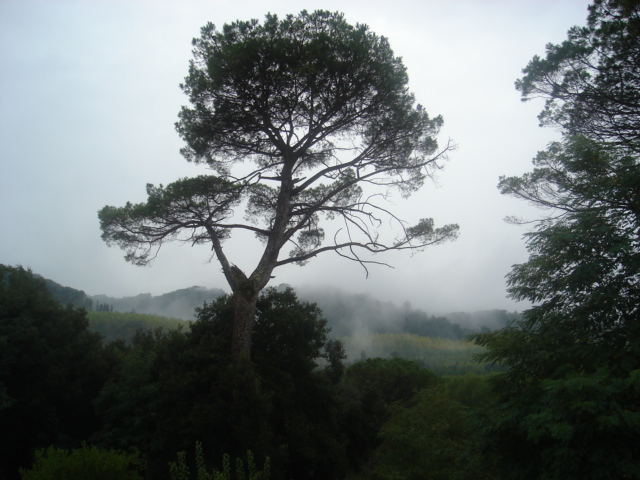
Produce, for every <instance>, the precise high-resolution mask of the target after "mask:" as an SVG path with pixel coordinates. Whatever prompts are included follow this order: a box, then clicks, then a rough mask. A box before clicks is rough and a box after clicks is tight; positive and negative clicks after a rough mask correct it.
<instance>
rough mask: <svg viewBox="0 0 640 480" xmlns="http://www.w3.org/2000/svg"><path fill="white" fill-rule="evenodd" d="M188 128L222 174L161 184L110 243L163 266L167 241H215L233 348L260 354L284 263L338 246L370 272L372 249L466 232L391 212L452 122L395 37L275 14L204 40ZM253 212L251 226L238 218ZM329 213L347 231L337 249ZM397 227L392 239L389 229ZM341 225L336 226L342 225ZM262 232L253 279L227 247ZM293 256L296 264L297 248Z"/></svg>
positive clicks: (204, 158) (412, 246)
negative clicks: (236, 237)
mask: <svg viewBox="0 0 640 480" xmlns="http://www.w3.org/2000/svg"><path fill="white" fill-rule="evenodd" d="M193 45H194V50H193V53H194V59H193V60H192V62H191V65H190V68H189V75H188V76H187V78H186V79H185V83H184V84H183V85H182V89H183V90H184V92H185V93H186V94H187V95H188V96H189V100H190V102H191V107H183V109H182V111H181V112H180V120H179V122H178V123H177V130H178V132H179V133H180V135H181V136H182V138H183V139H184V140H185V141H186V143H187V146H186V147H185V148H184V149H183V150H182V153H183V155H184V156H185V158H186V159H187V160H189V161H193V162H196V163H206V164H207V165H208V166H209V167H210V168H212V169H213V170H214V171H215V172H216V173H217V174H218V176H214V175H210V176H199V177H196V178H185V179H181V180H178V181H176V182H174V183H172V184H170V185H167V186H166V187H163V186H162V185H161V186H159V187H155V186H153V185H148V186H147V193H148V196H149V198H148V201H147V202H146V203H141V204H137V205H132V204H130V203H128V204H127V205H126V206H124V207H120V208H116V207H105V208H103V209H102V210H101V211H100V213H99V217H100V223H101V228H102V232H103V235H102V237H103V239H104V240H105V241H106V242H107V243H108V244H110V245H111V244H114V245H118V246H119V247H121V248H123V249H124V250H125V251H126V253H127V255H126V259H127V260H129V261H131V262H133V263H135V264H138V265H145V264H147V263H149V262H150V261H151V260H152V259H153V258H154V257H155V255H156V252H157V249H158V248H159V247H160V246H161V245H162V244H163V243H164V242H166V241H170V240H183V241H186V242H190V243H193V244H198V243H210V244H211V246H212V249H213V251H214V253H215V255H216V257H217V259H218V261H219V262H220V265H221V266H222V271H223V272H224V275H225V278H226V279H227V281H228V283H229V285H230V287H231V289H232V291H233V298H234V312H235V313H234V327H233V342H232V350H233V356H234V358H235V359H239V358H240V357H241V356H248V355H249V354H250V348H251V341H252V340H251V335H252V332H253V327H254V321H255V318H256V316H255V308H256V302H257V299H258V294H259V292H260V291H261V290H262V289H263V288H264V287H265V286H266V285H267V283H268V282H269V280H270V279H271V276H272V273H273V271H274V269H275V268H277V267H279V266H282V265H287V264H290V263H296V264H304V263H305V262H307V261H308V260H310V259H311V258H313V257H315V256H317V255H318V254H320V253H324V252H327V251H334V252H337V253H338V254H339V255H341V256H343V257H345V258H348V259H350V260H354V261H356V262H358V263H359V264H360V265H362V266H363V267H365V270H366V264H368V263H380V262H378V261H373V260H370V259H369V258H368V257H365V256H362V253H363V252H366V253H367V254H368V253H382V252H386V251H390V250H405V249H409V250H417V249H421V248H423V247H426V246H427V245H433V244H437V243H440V242H443V241H445V240H450V239H453V238H455V237H456V235H457V230H458V227H457V225H446V226H444V227H441V228H434V224H433V221H432V220H431V219H422V220H420V221H418V222H417V223H416V224H415V225H414V226H407V224H406V223H405V222H404V221H402V220H401V219H400V218H398V217H397V216H396V215H395V214H393V213H392V212H391V211H390V210H388V209H387V207H386V204H385V203H384V202H383V201H382V200H384V198H385V192H386V191H387V190H388V189H390V188H395V189H397V190H399V191H400V192H401V194H402V195H403V196H408V195H409V194H410V193H412V192H413V191H415V190H417V189H418V188H420V187H421V186H422V184H423V183H424V181H425V179H426V178H427V177H428V176H429V175H431V173H432V172H433V171H434V169H437V168H440V166H441V162H442V161H443V160H444V159H445V157H446V153H447V151H448V150H449V149H450V146H449V145H447V146H446V147H445V148H444V149H443V150H440V151H438V146H437V142H436V140H435V135H436V134H437V133H438V130H439V129H440V127H441V125H442V118H441V117H435V118H430V117H429V116H428V115H427V113H426V111H425V110H424V108H423V107H422V106H421V105H416V104H415V100H414V97H413V95H412V94H411V93H410V92H409V91H408V88H407V81H408V79H407V73H406V69H405V67H404V65H403V64H402V61H401V59H400V58H399V57H396V56H394V54H393V52H392V50H391V48H390V47H389V43H388V41H387V39H385V38H384V37H379V36H377V35H375V34H374V33H373V32H371V31H370V30H369V29H368V27H367V26H366V25H356V26H352V25H350V24H348V23H347V22H346V21H345V20H344V17H343V15H341V14H339V13H330V12H327V11H316V12H314V13H308V12H306V11H303V12H301V13H300V14H299V15H297V16H293V15H289V16H287V17H285V18H284V19H279V18H278V17H277V16H275V15H271V14H270V15H267V16H266V18H265V21H264V22H263V23H260V22H258V21H257V20H251V21H246V22H243V21H237V22H234V23H232V24H228V25H224V26H223V28H222V30H221V31H218V30H217V29H216V28H215V27H214V25H212V24H208V25H206V26H205V27H204V28H203V29H202V33H201V37H200V38H197V39H195V40H194V41H193ZM240 205H243V206H244V210H245V218H246V219H247V220H248V221H242V220H238V219H237V218H236V217H234V210H235V209H237V208H238V207H239V206H240ZM321 217H325V218H326V219H328V220H337V221H339V222H340V225H341V226H340V227H339V228H337V229H336V231H335V233H334V234H332V235H330V241H328V242H327V241H325V231H324V229H323V228H322V227H321V226H320V221H321ZM383 224H384V225H390V224H395V226H396V227H397V231H396V233H395V234H394V235H393V236H392V237H390V238H388V239H387V237H385V236H384V235H382V233H381V232H379V231H378V227H379V226H381V225H383ZM331 225H332V226H334V225H336V224H335V223H333V224H331ZM237 230H241V231H249V232H253V233H254V234H255V235H256V236H257V237H258V238H259V239H260V240H261V241H262V242H263V245H264V248H263V250H262V255H261V257H260V260H259V261H258V264H257V265H256V267H255V268H254V270H253V271H252V272H250V273H248V274H247V273H245V272H243V271H242V270H241V269H240V268H238V267H237V266H236V265H234V264H233V263H232V260H231V259H229V258H228V257H227V254H226V252H225V250H224V248H223V242H224V241H225V240H226V239H228V238H229V237H230V236H231V234H232V233H233V232H234V231H237ZM287 245H288V246H290V248H291V249H290V251H289V252H288V254H286V255H284V256H282V255H281V254H282V250H283V249H284V248H285V246H287Z"/></svg>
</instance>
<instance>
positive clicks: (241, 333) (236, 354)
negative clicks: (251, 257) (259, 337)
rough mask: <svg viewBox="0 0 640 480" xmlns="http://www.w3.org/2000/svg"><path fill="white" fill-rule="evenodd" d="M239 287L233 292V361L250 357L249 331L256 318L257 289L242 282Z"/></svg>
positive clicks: (246, 282) (250, 331) (251, 330)
mask: <svg viewBox="0 0 640 480" xmlns="http://www.w3.org/2000/svg"><path fill="white" fill-rule="evenodd" d="M243 283H244V285H243V286H242V287H241V288H237V289H236V290H234V292H233V310H234V312H233V336H232V338H231V357H232V359H233V361H234V362H238V361H239V360H241V359H242V358H246V359H249V358H251V333H252V332H253V324H254V323H255V320H256V304H257V302H258V294H259V293H260V292H259V290H258V289H256V288H253V287H252V286H251V285H249V282H248V281H245V282H243Z"/></svg>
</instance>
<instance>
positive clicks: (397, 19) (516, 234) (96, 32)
mask: <svg viewBox="0 0 640 480" xmlns="http://www.w3.org/2000/svg"><path fill="white" fill-rule="evenodd" d="M588 3H589V2H588V1H586V0H553V1H550V0H526V1H525V0H466V1H464V0H456V1H449V0H420V1H418V0H416V1H408V0H395V1H389V0H385V1H375V0H373V1H372V0H366V1H351V0H341V1H334V0H329V1H300V0H298V1H284V0H283V1H271V2H264V1H244V0H238V1H235V2H232V1H228V0H225V1H219V0H208V1H200V0H180V1H178V0H175V1H170V0H154V1H151V0H149V1H143V0H126V1H125V0H119V1H116V0H111V1H107V0H91V1H89V0H77V1H66V0H46V1H33V0H16V1H13V0H0V65H1V66H0V263H3V264H7V265H18V264H20V265H22V266H24V267H30V268H31V269H32V270H33V271H34V272H36V273H39V274H41V275H43V276H45V277H48V278H51V279H53V280H55V281H57V282H59V283H61V284H63V285H67V286H71V287H74V288H78V289H82V290H84V291H85V292H87V293H88V294H89V295H92V294H99V293H104V294H107V295H111V296H124V295H135V294H138V293H146V292H150V293H153V294H161V293H165V292H168V291H171V290H175V289H178V288H185V287H189V286H192V285H202V286H206V287H219V288H223V289H224V290H226V291H229V288H228V286H227V285H226V283H225V280H224V277H223V276H222V273H221V270H220V267H219V266H218V264H217V263H216V261H215V259H213V260H212V261H211V262H210V263H209V260H210V257H211V252H210V250H209V248H206V247H197V248H192V247H190V246H186V245H183V246H177V245H176V246H165V247H163V248H162V250H161V252H160V255H159V257H158V258H157V260H156V261H155V263H154V264H153V265H152V266H150V267H144V268H142V267H135V266H132V265H130V264H128V263H126V262H125V261H124V259H123V252H122V251H120V250H119V249H117V248H115V247H114V248H108V247H107V246H106V245H105V244H104V242H103V241H102V240H101V238H100V229H99V225H98V220H97V212H98V210H99V209H100V208H102V207H103V206H105V205H115V206H122V205H123V204H124V203H126V202H127V201H132V202H140V201H144V200H145V199H146V195H145V185H146V184H147V183H154V184H160V183H162V184H165V185H166V184H167V183H170V182H172V181H174V180H176V179H178V178H180V177H185V176H193V175H198V174H206V173H209V171H208V170H207V169H206V168H205V167H203V166H199V167H197V166H194V165H191V164H189V163H187V162H186V160H184V159H183V158H182V157H181V156H180V154H179V152H178V151H179V149H180V148H181V146H182V141H181V140H180V138H179V137H178V135H177V133H176V132H175V130H174V123H175V121H176V120H177V113H178V111H179V109H180V106H181V105H184V104H186V102H187V99H186V97H185V96H184V94H183V93H182V91H181V90H180V89H179V87H178V85H179V84H180V82H181V81H182V80H183V78H184V77H185V76H186V74H187V68H188V62H189V59H190V58H191V39H192V38H193V37H196V36H199V31H200V27H201V26H203V25H204V24H205V23H207V22H209V21H211V22H213V23H214V24H215V25H217V26H218V27H221V26H222V25H223V24H224V23H229V22H232V21H234V20H238V19H242V20H248V19H250V18H259V19H262V18H263V17H264V15H265V14H266V13H268V12H272V13H277V14H279V15H284V14H287V13H298V12H299V11H300V10H302V9H307V10H315V9H319V8H322V9H327V10H331V11H335V10H339V11H342V12H344V13H345V16H346V19H347V20H348V21H349V22H350V23H366V24H368V25H369V26H370V27H371V29H372V30H373V31H374V32H376V33H378V34H380V35H384V36H386V37H387V38H388V39H389V41H390V44H391V46H392V48H393V50H394V52H395V53H396V55H398V56H401V57H402V58H403V60H404V63H405V65H406V67H407V69H408V74H409V82H410V88H411V90H412V91H413V92H414V93H415V96H416V99H417V100H418V102H419V103H421V104H422V105H424V106H425V108H426V109H427V111H428V112H429V114H430V115H432V116H435V115H438V114H441V115H442V116H443V117H444V121H445V125H444V128H443V130H442V132H441V135H440V141H441V143H445V142H446V141H447V139H449V138H451V139H452V140H453V141H455V143H457V144H458V149H457V150H456V151H455V152H453V153H452V154H451V155H450V161H449V162H448V163H447V165H446V168H445V170H444V171H442V172H440V173H439V175H438V178H437V185H434V184H426V185H425V187H424V188H423V189H422V190H421V191H419V192H418V193H416V194H414V195H413V196H412V197H411V199H410V200H408V201H402V200H401V199H400V198H397V197H395V198H394V200H393V201H394V204H395V205H394V209H395V211H398V212H401V216H404V217H405V218H407V219H408V220H410V221H411V220H413V221H415V220H417V219H419V218H422V217H432V218H434V219H435V221H436V223H437V224H445V223H458V224H459V225H460V228H461V231H460V238H459V239H458V240H457V241H456V242H454V243H451V244H446V245H442V246H437V247H432V248H431V249H428V250H427V251H425V252H423V253H419V254H417V255H414V256H411V255H410V254H408V253H407V252H396V253H393V254H390V255H386V256H385V257H380V260H384V261H387V262H389V263H391V264H392V265H394V267H395V268H394V269H389V268H386V267H382V266H380V267H373V268H371V269H370V275H369V278H368V279H366V278H365V274H364V271H363V270H362V268H360V267H359V266H358V265H357V264H354V263H351V262H348V261H346V260H343V259H341V258H339V257H337V256H336V255H335V254H331V253H327V254H324V255H323V256H320V257H318V258H316V259H314V260H313V261H312V262H311V263H309V264H308V265H306V266H305V267H297V266H287V267H283V268H281V269H278V270H276V271H275V272H274V275H275V276H276V278H275V279H274V280H273V284H275V285H277V284H279V283H290V284H292V285H294V286H296V285H334V286H338V287H341V288H343V289H345V290H347V291H350V292H354V293H364V292H366V293H370V294H371V295H373V296H375V297H377V298H379V299H381V300H384V301H387V300H390V301H394V302H396V303H402V302H404V301H405V300H408V301H410V302H411V304H412V305H413V307H415V308H421V309H423V310H425V311H427V312H429V313H439V312H440V313H441V312H447V311H451V310H464V311H472V310H480V309H491V308H504V309H508V310H522V309H523V308H525V307H526V305H523V304H516V303H515V302H513V301H511V300H509V299H507V298H506V293H505V279H504V276H505V275H506V274H507V273H508V272H509V270H510V267H511V265H513V264H515V263H521V262H523V261H525V260H526V258H527V253H526V249H525V245H524V242H523V239H522V235H523V233H524V232H525V230H524V229H523V228H522V227H516V226H513V225H509V224H506V223H505V222H504V221H503V219H504V217H505V216H507V215H511V214H520V215H524V216H528V217H529V218H535V217H536V216H538V215H541V214H542V213H543V212H538V211H536V210H534V209H532V208H531V207H527V206H526V205H524V204H522V203H521V202H518V201H517V200H515V199H511V198H507V197H502V196H501V195H500V194H499V192H498V190H497V188H496V184H497V182H498V177H499V176H500V175H518V174H521V173H524V172H526V171H527V170H529V169H530V168H531V159H532V157H533V156H534V155H535V153H536V152H537V151H538V150H541V149H543V148H544V147H545V145H546V144H547V143H548V142H549V141H552V140H554V139H556V138H558V135H557V133H556V132H554V131H553V130H550V129H541V128H539V127H538V121H537V118H536V117H537V114H538V112H539V110H540V109H541V103H535V102H529V103H522V102H521V101H520V97H519V94H518V92H516V91H515V89H514V87H513V84H514V81H515V80H516V79H517V78H518V77H519V76H520V72H521V69H522V68H524V67H525V66H526V64H527V63H528V61H529V60H530V59H531V58H532V57H533V56H534V55H536V54H539V55H543V54H544V47H545V45H546V44H547V43H549V42H552V43H559V42H561V41H562V40H563V39H565V37H566V32H567V30H568V29H569V27H571V26H572V25H584V24H585V19H586V15H587V10H586V9H587V5H588ZM227 247H228V249H229V257H230V260H231V261H233V262H234V263H236V264H237V265H238V266H240V267H241V268H243V269H244V270H245V271H250V270H252V269H253V267H254V266H255V265H254V264H253V260H254V259H255V258H256V255H257V254H258V253H259V249H260V248H261V244H260V243H257V242H256V241H255V240H254V239H253V237H252V236H248V237H246V238H244V237H243V238H237V239H234V240H233V241H232V242H230V243H228V244H227Z"/></svg>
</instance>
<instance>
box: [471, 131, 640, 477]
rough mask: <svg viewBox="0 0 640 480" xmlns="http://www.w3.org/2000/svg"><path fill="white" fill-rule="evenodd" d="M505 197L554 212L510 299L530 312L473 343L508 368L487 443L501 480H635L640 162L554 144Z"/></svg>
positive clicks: (582, 144) (575, 142)
mask: <svg viewBox="0 0 640 480" xmlns="http://www.w3.org/2000/svg"><path fill="white" fill-rule="evenodd" d="M535 165H536V168H535V169H534V171H533V172H532V173H530V174H525V175H524V176H522V177H518V178H504V179H502V181H501V184H500V185H501V188H502V190H503V193H506V194H511V195H515V196H517V197H520V198H525V199H527V200H529V201H533V202H534V203H536V204H538V205H541V206H545V207H551V208H553V209H554V210H553V212H554V214H555V216H553V217H551V218H547V219H544V220H541V221H540V222H539V223H538V225H537V228H536V229H535V230H534V231H533V232H531V233H529V234H528V249H529V252H530V258H529V260H528V261H527V262H526V263H524V264H521V265H516V266H515V267H514V269H513V271H512V272H511V273H510V274H509V276H508V282H509V292H510V295H511V296H512V297H513V298H515V299H526V300H529V301H532V302H534V306H533V307H532V308H531V309H529V310H527V311H525V312H524V313H523V315H522V320H521V321H520V322H518V323H516V324H514V325H512V326H510V327H508V328H505V329H503V330H498V331H495V332H491V333H485V334H482V335H478V336H476V343H478V344H480V345H484V346H486V347H488V351H487V353H486V354H483V355H480V357H481V358H482V359H483V360H485V361H492V362H497V363H501V364H503V365H506V366H508V367H509V370H508V371H507V372H506V373H505V374H504V375H503V376H501V377H499V378H498V379H497V384H496V386H497V392H498V393H499V395H500V398H499V400H498V402H497V404H496V406H495V408H494V409H493V410H492V414H493V417H492V419H491V421H490V424H489V425H490V426H489V427H488V433H487V435H488V436H487V438H488V440H489V442H490V444H492V445H493V446H494V447H495V448H496V449H497V450H499V451H500V452H501V453H502V454H503V458H504V462H503V465H504V470H505V478H519V479H527V478H532V479H533V478H565V479H573V478H576V479H578V478H581V479H586V478H589V479H608V478H640V463H639V462H638V458H640V449H639V447H638V445H640V443H639V442H640V412H638V408H637V406H638V404H639V402H640V395H639V393H638V392H640V390H639V389H638V387H639V386H640V384H639V383H638V380H639V374H640V345H638V342H636V341H635V339H637V338H639V336H640V324H639V323H638V305H640V288H639V286H638V282H637V279H638V277H639V276H640V248H639V246H640V245H639V243H638V231H639V230H638V229H639V227H640V216H639V215H638V214H639V213H640V209H638V207H639V206H640V203H639V202H640V182H639V181H638V179H639V178H640V166H639V165H638V161H637V158H636V156H634V155H633V154H624V152H621V151H620V150H619V149H612V148H610V147H606V146H602V145H599V144H598V143H595V142H593V141H590V140H587V139H584V138H572V139H569V140H566V141H565V142H563V143H559V144H553V145H551V146H550V147H549V149H548V150H547V151H545V152H542V153H540V154H539V155H538V157H537V158H536V161H535Z"/></svg>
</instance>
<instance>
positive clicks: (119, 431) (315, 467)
mask: <svg viewBox="0 0 640 480" xmlns="http://www.w3.org/2000/svg"><path fill="white" fill-rule="evenodd" d="M257 314H258V318H257V321H256V329H255V335H254V357H255V358H256V362H250V361H248V360H247V359H244V360H242V361H239V362H231V361H230V360H231V354H230V353H231V351H230V344H231V335H230V333H231V328H232V323H233V299H232V298H231V297H230V296H224V297H219V298H218V299H216V300H215V301H213V302H212V303H210V304H207V305H205V306H204V307H203V308H202V309H199V311H198V318H197V320H196V321H195V322H193V323H192V324H190V326H189V330H188V331H186V332H182V331H181V330H169V331H156V332H151V331H141V332H139V333H138V335H137V336H136V337H135V338H134V340H133V347H132V351H131V352H130V353H128V354H125V355H124V356H123V361H122V364H121V366H120V368H119V369H118V370H117V371H116V374H115V375H114V377H113V378H112V379H111V380H110V381H109V382H108V383H107V384H106V385H105V387H104V388H103V390H102V392H101V394H100V397H99V398H98V401H97V402H96V406H97V408H98V411H99V412H100V413H101V415H102V417H103V419H104V422H105V429H104V431H103V432H102V435H101V436H100V438H98V439H97V440H99V441H100V442H101V443H104V444H105V445H113V444H115V446H117V447H118V448H129V447H132V446H136V447H138V448H139V449H140V450H142V451H143V453H146V456H147V458H148V460H149V474H150V476H153V477H154V478H164V477H166V476H167V475H168V472H167V471H166V459H167V458H170V457H171V456H172V455H175V452H177V451H185V450H187V449H189V448H192V446H193V444H194V442H195V441H201V442H202V443H203V444H204V445H206V446H207V449H208V450H210V451H212V452H213V453H214V454H215V455H220V456H222V455H223V454H225V453H228V454H230V455H231V456H233V457H237V456H241V455H243V454H244V453H245V452H246V450H247V449H251V451H253V452H254V453H255V454H256V457H257V458H265V457H266V456H269V457H270V458H271V466H272V470H273V475H274V478H339V477H340V475H341V473H343V472H344V469H345V468H346V460H345V459H344V441H343V436H342V435H341V433H340V431H339V426H340V425H339V423H338V419H339V404H338V395H337V392H336V389H335V387H334V386H333V385H332V383H331V375H332V374H333V373H334V372H335V371H336V370H337V369H338V366H337V365H334V364H335V363H339V362H341V361H342V356H341V355H340V354H339V352H340V351H341V348H339V342H337V341H333V342H329V341H328V340H327V333H328V328H327V327H326V320H325V319H324V318H323V317H322V315H321V313H320V311H319V309H318V308H317V307H316V306H315V305H313V304H308V303H306V302H300V301H298V299H297V297H296V296H295V294H294V293H293V291H292V290H286V291H283V292H279V291H276V290H275V289H266V290H264V291H263V292H262V294H261V296H260V298H259V300H258V305H257ZM334 350H336V351H337V352H338V353H336V352H334ZM330 356H333V357H334V358H333V361H332V362H330V363H329V365H328V366H327V367H326V371H325V369H321V368H319V367H320V365H321V361H324V360H325V357H330ZM327 359H328V360H330V358H327ZM331 365H333V367H331ZM329 367H331V368H329Z"/></svg>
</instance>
